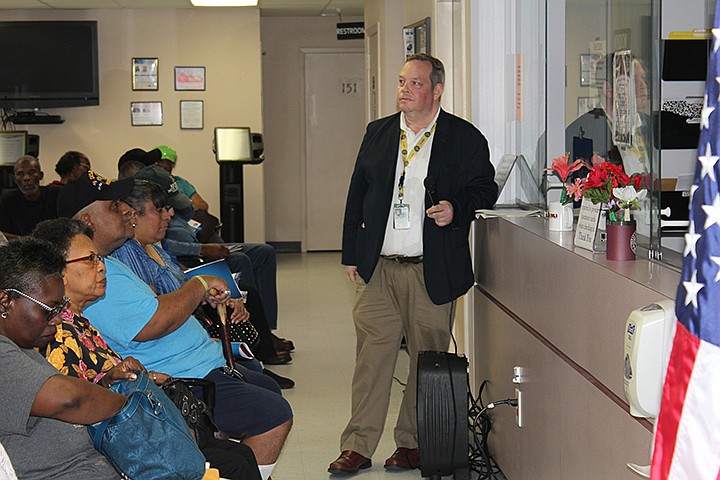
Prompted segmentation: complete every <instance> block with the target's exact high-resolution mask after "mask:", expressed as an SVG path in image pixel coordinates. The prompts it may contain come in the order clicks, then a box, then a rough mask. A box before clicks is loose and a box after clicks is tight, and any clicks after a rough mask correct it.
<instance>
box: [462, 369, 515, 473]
mask: <svg viewBox="0 0 720 480" xmlns="http://www.w3.org/2000/svg"><path fill="white" fill-rule="evenodd" d="M487 383H488V381H487V380H485V381H483V382H482V383H481V384H480V391H479V392H478V397H477V399H475V398H473V395H472V391H471V390H470V381H469V379H468V405H469V408H468V422H469V427H470V434H471V437H472V439H471V442H470V452H469V454H470V456H469V459H470V462H469V463H470V469H471V470H472V471H474V472H475V473H477V474H478V477H477V478H478V480H483V479H497V478H498V477H497V475H498V474H499V473H501V471H500V467H499V466H498V464H497V463H496V462H495V460H494V459H493V458H492V456H490V450H489V448H488V445H487V442H488V437H489V435H490V431H491V429H492V418H491V417H490V415H489V414H488V410H491V409H493V408H495V407H496V406H497V405H511V406H517V400H516V399H514V398H506V399H505V400H498V401H495V402H492V403H489V404H488V405H487V406H484V405H483V403H482V392H483V390H484V388H485V385H487Z"/></svg>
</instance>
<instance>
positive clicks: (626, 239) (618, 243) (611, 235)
mask: <svg viewBox="0 0 720 480" xmlns="http://www.w3.org/2000/svg"><path fill="white" fill-rule="evenodd" d="M606 232H607V250H606V251H605V256H606V258H607V259H608V260H619V261H626V260H635V250H636V248H637V240H636V232H635V220H629V221H620V222H610V221H608V223H607V230H606Z"/></svg>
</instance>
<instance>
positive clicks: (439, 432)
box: [417, 351, 470, 480]
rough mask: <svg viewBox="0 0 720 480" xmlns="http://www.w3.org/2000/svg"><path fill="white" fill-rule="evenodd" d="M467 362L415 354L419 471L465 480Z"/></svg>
mask: <svg viewBox="0 0 720 480" xmlns="http://www.w3.org/2000/svg"><path fill="white" fill-rule="evenodd" d="M467 369H468V362H467V359H466V358H465V357H461V356H458V355H453V354H451V353H447V352H430V351H426V352H420V353H419V355H418V372H417V374H418V379H417V390H418V391H417V423H418V443H419V447H420V472H421V474H422V476H423V477H429V478H430V479H431V480H440V477H442V476H445V475H453V478H455V479H456V480H469V479H470V469H469V467H468V431H469V427H468V393H467V384H468V373H467Z"/></svg>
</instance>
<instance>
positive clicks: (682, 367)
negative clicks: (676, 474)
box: [650, 322, 700, 480]
mask: <svg viewBox="0 0 720 480" xmlns="http://www.w3.org/2000/svg"><path fill="white" fill-rule="evenodd" d="M699 346H700V340H699V339H698V338H697V337H695V336H694V335H692V334H691V333H690V332H689V331H688V329H687V328H685V325H683V324H682V323H681V322H677V330H676V331H675V339H674V340H673V348H672V352H671V353H670V363H669V364H668V370H667V375H666V377H665V386H664V387H663V394H662V403H661V407H660V415H659V418H662V419H663V421H662V422H658V424H657V430H656V432H655V448H654V450H653V462H652V471H651V474H650V478H651V479H652V480H660V479H665V478H667V476H668V472H669V471H670V465H671V462H672V459H673V454H674V451H664V450H665V448H666V447H667V449H668V450H671V449H672V450H674V447H675V440H676V437H677V433H678V426H679V424H680V417H681V415H682V411H683V403H684V402H685V395H686V393H687V388H688V385H689V383H690V376H691V375H692V370H693V366H694V364H695V356H696V354H697V350H698V348H699Z"/></svg>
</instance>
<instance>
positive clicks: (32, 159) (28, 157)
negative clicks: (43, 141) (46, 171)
mask: <svg viewBox="0 0 720 480" xmlns="http://www.w3.org/2000/svg"><path fill="white" fill-rule="evenodd" d="M23 162H32V163H35V164H37V166H38V168H40V169H41V170H42V167H40V160H38V159H37V158H35V157H33V156H32V155H23V156H22V157H20V158H18V159H17V160H15V165H20V164H21V163H23Z"/></svg>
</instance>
